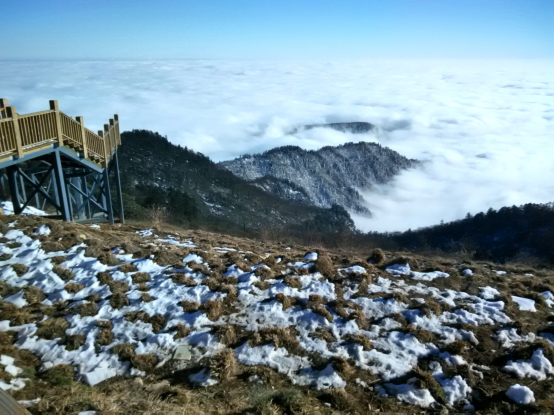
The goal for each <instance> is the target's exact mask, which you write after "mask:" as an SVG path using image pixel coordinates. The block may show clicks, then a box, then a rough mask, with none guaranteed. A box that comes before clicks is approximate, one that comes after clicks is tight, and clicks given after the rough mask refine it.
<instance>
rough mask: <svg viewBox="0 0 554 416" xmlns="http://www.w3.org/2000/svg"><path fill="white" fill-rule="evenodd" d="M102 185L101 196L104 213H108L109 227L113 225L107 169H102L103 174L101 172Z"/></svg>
mask: <svg viewBox="0 0 554 416" xmlns="http://www.w3.org/2000/svg"><path fill="white" fill-rule="evenodd" d="M102 175H103V179H104V184H103V191H102V193H103V195H104V196H105V204H106V205H105V207H106V212H107V213H108V221H109V222H110V224H111V225H113V224H114V221H113V209H112V197H111V195H110V175H109V173H108V169H107V168H106V169H104V172H102Z"/></svg>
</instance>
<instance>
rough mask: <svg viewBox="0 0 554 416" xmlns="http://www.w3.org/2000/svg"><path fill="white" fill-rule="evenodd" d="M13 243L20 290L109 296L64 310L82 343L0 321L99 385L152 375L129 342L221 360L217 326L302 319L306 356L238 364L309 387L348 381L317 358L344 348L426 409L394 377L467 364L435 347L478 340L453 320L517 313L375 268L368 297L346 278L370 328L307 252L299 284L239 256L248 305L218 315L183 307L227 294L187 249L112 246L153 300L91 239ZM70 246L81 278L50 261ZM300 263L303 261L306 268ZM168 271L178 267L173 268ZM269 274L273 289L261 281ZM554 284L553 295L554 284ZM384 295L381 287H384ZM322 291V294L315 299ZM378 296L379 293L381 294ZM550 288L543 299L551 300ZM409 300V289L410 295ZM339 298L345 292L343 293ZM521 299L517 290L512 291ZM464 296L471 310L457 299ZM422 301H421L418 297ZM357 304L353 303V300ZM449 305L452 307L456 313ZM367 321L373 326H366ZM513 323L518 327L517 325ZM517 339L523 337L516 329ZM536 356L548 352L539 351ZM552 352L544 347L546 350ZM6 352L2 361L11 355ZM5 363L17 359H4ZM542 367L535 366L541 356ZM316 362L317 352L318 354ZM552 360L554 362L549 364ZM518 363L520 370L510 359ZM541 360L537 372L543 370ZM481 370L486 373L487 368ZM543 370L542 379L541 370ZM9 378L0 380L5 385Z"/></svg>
mask: <svg viewBox="0 0 554 416" xmlns="http://www.w3.org/2000/svg"><path fill="white" fill-rule="evenodd" d="M138 233H139V234H140V235H143V236H144V237H151V236H152V235H153V230H144V231H141V232H138ZM4 237H6V239H7V240H8V241H9V242H18V243H21V246H20V247H16V248H8V247H7V246H6V244H3V243H0V252H1V253H6V254H11V255H12V258H10V259H9V260H6V261H3V262H0V266H9V265H10V264H13V263H21V264H25V265H26V266H28V267H29V269H28V271H27V272H26V273H24V274H23V275H22V276H18V275H17V274H16V273H15V271H14V270H13V269H12V268H11V267H4V268H2V269H0V279H1V280H2V281H5V282H6V283H8V284H10V285H12V286H14V287H19V288H22V287H24V286H28V285H34V286H36V287H38V288H40V289H41V290H42V291H44V293H45V294H46V296H47V300H45V301H44V302H43V303H44V304H45V305H52V304H53V303H55V302H57V301H60V300H67V301H69V302H70V305H69V307H68V308H74V310H76V308H77V307H79V306H82V305H85V304H86V303H87V301H86V299H87V298H88V297H89V296H91V295H97V296H98V297H99V298H100V301H99V302H97V305H98V312H97V313H96V314H95V315H94V316H81V315H78V314H76V312H74V313H71V314H68V315H66V316H65V318H63V319H65V320H66V321H67V323H68V325H69V328H68V329H67V330H66V331H65V335H78V334H79V335H83V336H84V337H85V341H84V344H83V345H81V346H79V347H78V348H77V349H75V350H73V351H68V350H67V349H66V347H65V346H64V345H63V344H62V343H60V339H59V338H58V339H54V340H47V339H43V338H39V337H38V336H37V335H36V331H37V329H38V325H37V323H30V324H25V325H21V326H18V327H14V326H10V324H9V321H0V330H12V331H16V332H17V342H16V346H17V347H18V348H22V349H27V350H29V351H31V352H33V353H35V354H36V355H37V356H38V357H40V359H41V361H42V369H48V368H50V367H52V366H55V365H58V364H70V365H73V366H75V368H76V376H77V379H78V380H81V381H83V382H84V383H86V384H89V385H94V384H97V383H99V382H101V381H104V380H106V379H108V378H110V377H113V376H145V375H146V373H145V372H143V371H139V370H138V369H136V368H134V367H133V366H132V365H131V363H130V362H128V361H121V360H120V359H119V357H118V356H117V355H115V354H114V353H113V352H112V349H113V348H114V347H115V346H116V345H117V344H120V343H133V344H136V349H135V353H136V354H154V355H155V356H156V358H157V359H158V361H159V362H160V363H164V362H166V361H167V360H169V359H171V357H173V354H174V352H175V350H176V348H177V347H178V346H180V345H186V346H189V347H190V349H191V354H192V357H193V360H201V359H203V358H207V357H212V356H214V355H216V354H217V353H218V352H220V351H222V350H224V349H225V348H226V346H225V345H224V344H222V343H220V342H219V340H218V338H217V336H216V335H215V334H214V333H213V330H214V328H215V327H218V326H221V325H227V324H230V325H237V326H240V327H243V328H244V329H245V330H247V331H253V332H255V331H259V330H261V329H263V328H269V327H280V328H289V327H293V328H294V333H295V334H296V335H295V336H296V341H297V342H298V345H299V346H300V348H301V349H302V350H304V351H305V352H306V353H307V354H303V355H301V356H300V355H295V354H293V353H291V352H289V351H288V350H287V349H285V348H283V347H280V348H276V347H275V345H274V344H266V345H258V346H251V345H250V344H249V343H248V342H245V343H244V344H242V345H241V346H239V347H238V348H236V349H235V356H236V359H237V361H238V362H240V363H242V364H244V365H264V366H268V367H271V368H273V369H275V370H276V371H278V372H279V373H281V374H283V375H284V376H286V377H287V378H288V379H289V380H290V381H291V382H292V383H294V384H297V385H303V386H311V387H313V388H316V389H327V388H342V387H345V386H346V381H345V380H344V379H342V378H341V377H340V375H339V374H338V373H337V372H336V371H335V368H334V367H333V365H332V364H329V365H327V366H326V367H319V366H318V367H316V368H314V366H315V364H316V363H314V361H312V360H313V357H314V355H313V354H315V355H318V356H320V357H321V358H323V359H326V360H332V359H333V358H335V357H341V358H345V359H350V360H352V361H351V362H352V363H353V364H354V365H355V366H356V367H358V368H359V369H362V370H366V371H368V372H370V373H371V374H374V375H376V376H378V377H380V378H381V379H382V380H383V381H385V382H386V384H384V385H383V387H384V388H383V387H379V388H377V387H376V389H377V390H379V389H381V390H379V391H381V392H382V393H383V394H390V395H394V396H396V398H397V399H398V400H401V401H404V402H407V403H411V404H416V405H419V406H422V407H428V406H430V405H431V404H432V403H434V398H433V397H432V395H431V393H430V392H429V391H428V390H425V389H420V388H416V386H415V385H414V384H413V382H410V381H408V382H407V383H405V384H396V383H398V381H397V380H396V379H397V378H398V377H406V376H407V375H408V374H409V373H410V371H412V370H413V368H414V367H415V366H417V365H418V362H419V360H420V359H422V358H425V359H431V360H432V359H433V358H434V357H437V358H436V359H441V360H443V361H441V362H443V364H444V365H451V366H458V365H467V363H466V361H465V360H464V359H463V358H462V356H460V355H454V354H449V353H448V352H444V351H442V350H441V348H442V347H441V348H439V347H438V346H437V345H443V344H442V343H444V344H449V343H451V342H454V341H456V340H467V341H469V342H470V343H473V344H477V343H478V342H477V339H476V337H475V335H474V334H473V333H472V332H471V331H469V330H464V329H459V328H456V327H453V326H452V324H470V325H505V324H507V323H509V322H511V320H510V318H509V317H508V316H507V315H506V314H505V313H504V311H503V309H504V303H503V302H502V301H496V302H494V301H493V299H495V297H496V296H498V292H497V291H496V290H495V289H493V288H491V287H488V286H487V287H484V288H481V294H480V297H479V296H473V295H469V294H468V293H465V292H461V291H455V290H450V289H446V290H441V289H438V288H436V287H432V286H428V283H422V282H413V283H414V284H409V283H407V281H408V282H409V280H407V281H405V280H403V279H398V278H390V279H389V278H383V277H379V276H377V277H375V278H374V279H373V281H372V283H371V284H370V285H369V286H368V287H367V295H368V296H364V295H362V296H360V295H359V294H357V293H358V290H359V289H360V284H359V279H356V278H354V279H351V280H350V281H348V282H346V285H345V287H344V299H346V300H349V301H350V302H352V303H350V304H349V306H348V307H345V312H346V314H347V315H348V314H352V313H354V312H355V311H356V310H359V311H361V312H363V314H364V315H365V317H366V318H367V319H368V320H369V321H370V326H369V330H367V329H361V328H360V327H359V326H358V322H357V320H356V319H353V318H352V317H345V316H346V315H343V314H341V315H339V314H338V313H337V310H336V308H334V307H333V306H332V305H329V304H328V302H331V301H336V300H337V287H336V286H335V283H332V282H330V281H328V280H327V279H326V278H325V277H324V276H323V275H321V274H320V273H318V272H312V270H310V269H311V267H312V266H313V262H310V261H315V260H317V253H315V252H314V253H310V254H308V255H307V256H305V257H304V258H303V259H302V261H294V260H292V262H291V263H289V264H288V266H289V269H288V270H286V271H285V270H283V271H282V273H284V274H289V275H291V276H293V277H295V278H297V279H298V282H299V283H300V284H299V285H298V287H290V286H288V285H286V284H285V283H284V282H283V279H282V278H281V277H277V278H272V279H265V280H263V279H262V278H261V277H259V276H256V275H255V273H254V271H255V270H256V269H257V268H260V267H263V268H267V266H265V265H263V264H258V265H256V266H249V267H244V268H246V269H247V270H242V269H241V268H240V267H238V266H237V265H236V264H234V265H231V266H229V267H228V268H227V270H226V271H225V272H224V273H223V276H224V277H225V278H230V277H235V278H236V279H237V280H238V283H237V284H236V285H235V288H236V290H237V301H236V302H237V303H236V305H235V306H236V310H237V311H238V312H234V313H230V314H229V315H223V316H221V317H219V318H217V319H216V320H214V321H211V320H209V319H208V317H207V314H206V313H204V312H202V311H195V312H194V311H193V312H184V311H183V308H182V306H181V304H180V303H181V302H182V301H190V302H197V303H198V304H199V305H205V304H206V302H208V301H211V300H214V301H215V300H223V299H226V297H227V296H228V295H227V294H226V293H223V292H221V291H219V290H215V291H212V290H210V288H209V287H208V286H207V285H204V284H202V283H203V282H204V280H205V279H207V278H208V276H205V275H203V274H202V272H200V271H198V270H192V268H191V267H192V265H191V267H189V265H190V263H192V262H195V263H198V264H206V263H202V262H203V259H202V257H201V256H199V255H197V254H188V255H187V256H186V257H184V258H183V263H184V264H185V265H184V266H183V268H182V269H174V268H172V267H171V266H164V265H159V264H156V263H155V262H154V261H152V259H149V258H140V259H133V258H132V255H130V254H123V252H122V251H121V250H114V251H113V253H114V255H116V256H117V258H119V259H120V260H121V261H122V262H123V263H132V264H133V265H134V266H135V267H136V268H137V270H138V271H139V272H144V273H147V274H148V276H149V281H148V282H146V287H147V288H148V294H149V295H150V298H149V299H148V300H149V301H148V302H145V301H143V300H142V292H141V291H140V290H139V285H138V284H136V283H133V275H134V274H136V272H127V273H125V272H122V271H121V270H120V268H119V266H107V265H105V264H103V263H101V262H99V261H98V260H97V259H96V258H91V257H87V256H85V249H86V245H85V244H79V245H77V246H74V247H73V248H71V249H70V250H67V251H65V252H55V253H45V252H44V251H43V250H42V249H41V242H40V240H33V239H31V238H29V237H27V236H26V235H24V234H23V233H22V232H21V231H20V230H17V229H11V230H10V231H8V232H7V233H6V234H5V236H4ZM167 237H168V238H167V239H163V240H162V239H160V240H159V241H163V242H166V243H169V244H176V245H182V246H186V247H193V246H194V244H193V242H192V240H190V239H182V238H181V237H179V236H167ZM219 249H220V250H219V251H221V252H227V251H229V250H233V251H234V250H235V249H228V248H219ZM60 255H63V256H65V257H66V258H67V260H66V261H65V262H63V263H62V264H61V266H62V267H64V268H67V269H70V270H71V271H72V272H73V273H74V277H73V278H72V279H71V280H69V281H64V280H62V279H61V278H60V277H59V276H58V275H57V274H56V273H54V272H53V267H54V265H53V263H52V261H51V258H52V257H54V256H60ZM294 268H304V269H307V270H302V273H299V274H300V275H295V274H294V273H295V272H298V271H297V270H295V269H294ZM339 271H340V272H343V273H348V274H364V273H366V270H365V269H364V268H363V267H361V266H350V267H344V268H341V269H339ZM99 272H109V273H110V275H111V278H112V279H113V281H115V282H125V283H126V284H128V285H129V291H128V292H126V293H125V296H126V298H127V299H128V300H129V304H128V305H123V306H121V307H120V308H119V309H116V308H113V307H112V306H111V299H112V297H113V296H114V294H113V293H112V292H111V290H110V286H109V285H103V284H101V283H100V281H99V279H98V273H99ZM172 272H179V273H180V274H183V275H184V276H185V277H187V278H188V279H190V280H191V281H193V282H194V283H196V286H188V285H186V284H180V283H175V282H174V281H173V280H172V279H171V278H170V276H171V273H172ZM387 272H388V273H390V274H389V276H390V275H391V274H392V275H393V276H396V277H401V276H406V277H408V278H411V279H414V280H421V281H427V282H429V281H432V280H433V279H436V278H437V277H447V276H448V274H447V273H443V272H438V271H437V272H431V273H419V272H413V271H411V270H410V268H409V265H407V264H406V265H394V266H391V267H390V268H388V269H387ZM168 273H169V274H168ZM258 282H260V283H261V282H263V283H264V284H265V286H263V289H260V287H262V286H261V285H260V287H258V286H255V284H256V285H258ZM67 283H78V284H81V285H83V286H84V288H83V289H82V290H80V291H78V292H77V293H69V292H68V291H66V290H65V286H66V284H67ZM395 292H398V293H401V294H402V296H404V297H408V298H410V299H411V300H414V299H416V298H419V299H420V303H421V305H422V306H425V303H426V302H427V299H429V298H431V299H433V300H434V301H435V302H437V303H438V304H439V305H443V306H446V305H448V306H449V308H447V309H445V310H443V311H438V312H437V314H435V312H434V311H431V312H429V311H427V313H423V311H422V310H420V309H417V308H415V307H414V306H413V305H411V308H410V305H408V304H406V303H404V302H402V301H399V300H397V299H395V298H392V297H391V298H389V296H385V295H384V294H387V295H390V294H394V293H395ZM548 293H550V292H548ZM280 294H282V295H286V296H287V297H289V298H293V300H295V301H296V303H294V304H292V305H291V306H290V307H288V308H286V309H284V308H283V304H282V303H280V302H279V301H277V295H280ZM374 294H375V295H374ZM313 295H317V296H313ZM310 296H312V298H313V299H321V302H322V303H321V305H320V306H321V308H320V309H319V310H318V312H321V311H326V313H328V315H326V316H323V315H325V313H323V314H321V313H316V312H314V310H315V309H314V310H312V309H311V308H310V307H306V304H307V302H308V301H311V299H312V298H310ZM372 296H373V297H372ZM546 297H547V296H545V298H546ZM400 299H401V298H400ZM3 300H4V301H7V302H12V303H13V304H14V305H16V306H18V307H25V306H26V305H27V302H26V300H25V299H24V297H23V291H19V292H16V293H15V294H12V295H11V296H7V297H6V298H4V299H3ZM338 300H340V298H339V299H338ZM514 301H515V299H514ZM460 302H461V303H463V305H465V306H464V309H462V308H460V307H459V306H458V305H459V303H460ZM412 303H414V302H412ZM353 305H354V306H353ZM450 311H451V312H450ZM129 312H146V313H147V314H148V315H150V316H154V315H162V316H163V317H164V318H165V320H166V321H165V324H164V325H162V326H161V328H159V329H160V330H159V332H154V327H153V325H152V324H151V323H149V322H143V321H141V320H137V321H136V322H131V321H128V320H127V319H126V314H128V313H129ZM440 312H442V313H440ZM391 314H400V316H401V317H403V318H404V319H406V321H407V322H408V323H409V324H410V325H411V327H413V328H416V329H418V330H419V329H422V330H426V331H429V332H431V333H433V334H435V335H436V336H437V338H439V339H440V342H441V344H437V345H435V344H433V343H430V342H428V343H425V342H420V341H419V340H418V338H416V336H414V335H412V334H410V333H407V331H406V328H404V327H403V325H405V324H401V323H399V321H398V320H397V319H398V318H396V319H393V317H391V316H390V315H391ZM102 320H109V321H111V322H112V325H113V328H112V330H111V333H112V335H113V340H112V342H111V343H110V344H109V345H98V343H97V340H98V336H99V334H100V332H101V328H99V327H98V326H97V322H98V321H102ZM178 324H185V325H186V326H187V327H189V328H190V333H188V335H187V336H185V337H183V338H180V339H177V340H175V339H174V338H173V337H174V335H175V334H176V332H177V330H176V328H177V325H178ZM364 328H367V327H364ZM321 330H325V331H326V332H327V333H329V334H330V336H331V338H332V339H333V340H323V339H319V338H317V337H314V335H313V333H314V332H315V331H321ZM512 330H513V331H512ZM350 335H356V336H359V335H363V336H365V337H366V338H367V339H369V340H371V346H372V348H370V349H369V350H364V348H363V347H362V345H360V344H358V343H356V342H353V341H352V340H350V339H348V338H346V337H347V336H350ZM531 335H532V334H530V335H527V336H526V337H527V338H525V339H524V338H522V337H520V336H518V335H517V331H515V329H513V328H512V329H506V328H504V329H502V330H501V331H499V332H498V333H497V335H496V337H497V339H498V340H499V342H500V343H501V344H502V345H503V346H505V347H507V346H511V345H513V344H514V343H515V342H520V341H523V340H525V341H527V340H530V338H529V337H530V336H531ZM518 337H519V338H518ZM537 354H538V353H537ZM541 354H542V352H541ZM543 359H544V360H546V358H544V356H543V355H540V356H539V355H537V357H535V355H534V357H533V359H532V360H530V361H529V363H528V362H520V361H521V360H520V361H518V362H516V363H510V364H509V365H507V366H506V367H507V368H514V369H517V370H509V369H506V371H512V372H519V373H518V374H524V375H525V376H526V377H533V376H536V374H539V375H538V377H542V376H545V375H549V374H551V366H550V367H548V365H547V362H548V360H546V362H545V361H544V360H543ZM2 360H4V358H2ZM5 360H6V363H7V361H9V360H8V359H7V358H6V359H5ZM533 360H535V361H537V362H538V363H540V365H541V366H542V367H540V368H541V369H540V370H537V369H536V367H537V363H535V361H533ZM316 361H317V360H316ZM548 364H550V363H549V362H548ZM3 365H4V366H5V367H6V370H5V371H6V372H8V373H10V374H11V375H13V376H14V377H15V376H16V375H18V374H19V372H18V370H17V369H16V368H12V367H9V370H8V366H9V365H13V363H12V364H9V363H8V364H3ZM437 365H438V367H437V368H435V370H436V371H434V377H435V379H437V381H438V382H439V383H440V384H441V386H442V387H443V390H444V392H445V397H446V400H447V402H448V403H449V404H450V405H454V404H459V403H461V404H467V403H466V402H467V398H468V397H469V396H468V395H469V393H470V392H471V388H470V387H469V386H468V384H467V382H466V381H465V380H464V379H463V378H462V377H461V376H456V375H455V376H452V375H451V374H450V373H449V374H450V375H449V376H446V375H445V373H444V372H443V371H442V367H440V365H439V364H438V363H437ZM510 366H511V367H510ZM530 368H531V369H534V371H536V372H538V373H536V374H535V373H533V372H532V371H531V370H530ZM477 373H478V372H477ZM539 379H542V378H539ZM190 381H191V382H193V383H195V384H198V385H199V386H209V385H213V384H214V383H216V382H217V381H216V380H215V379H214V378H213V377H212V375H211V374H210V372H209V370H208V369H206V368H204V369H203V370H201V371H200V372H198V373H196V374H193V375H191V376H190ZM2 383H3V384H2V385H1V386H6V388H11V389H14V388H21V387H22V386H23V385H24V381H21V379H12V380H11V381H10V384H9V385H8V384H7V383H6V382H2ZM1 386H0V387H1Z"/></svg>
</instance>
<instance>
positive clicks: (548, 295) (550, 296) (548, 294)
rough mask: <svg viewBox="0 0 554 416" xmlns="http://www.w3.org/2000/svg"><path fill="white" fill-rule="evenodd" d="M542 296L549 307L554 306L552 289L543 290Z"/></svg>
mask: <svg viewBox="0 0 554 416" xmlns="http://www.w3.org/2000/svg"><path fill="white" fill-rule="evenodd" d="M541 296H542V297H543V298H544V301H545V302H546V304H547V305H548V307H549V308H552V307H553V306H554V293H552V292H550V291H546V292H542V293H541Z"/></svg>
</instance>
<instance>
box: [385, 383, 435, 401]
mask: <svg viewBox="0 0 554 416" xmlns="http://www.w3.org/2000/svg"><path fill="white" fill-rule="evenodd" d="M384 387H385V389H386V391H387V393H389V394H393V395H395V396H396V398H397V399H398V400H401V401H403V402H406V403H409V404H415V405H417V406H421V407H429V406H431V405H432V404H433V403H435V399H434V398H433V396H432V395H431V393H430V392H429V390H427V389H418V388H416V387H415V386H413V385H412V384H392V383H386V384H384Z"/></svg>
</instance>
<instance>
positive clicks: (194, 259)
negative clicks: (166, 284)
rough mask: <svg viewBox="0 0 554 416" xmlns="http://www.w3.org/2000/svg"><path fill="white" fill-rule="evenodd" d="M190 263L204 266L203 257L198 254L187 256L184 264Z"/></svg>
mask: <svg viewBox="0 0 554 416" xmlns="http://www.w3.org/2000/svg"><path fill="white" fill-rule="evenodd" d="M190 262H194V263H197V264H202V257H200V256H199V255H197V254H192V253H191V254H187V256H185V258H184V259H183V263H185V264H187V263H190Z"/></svg>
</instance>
